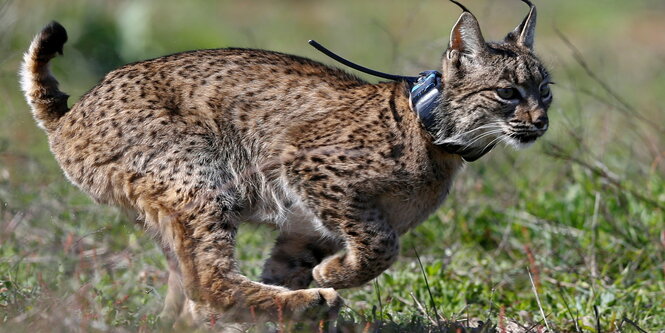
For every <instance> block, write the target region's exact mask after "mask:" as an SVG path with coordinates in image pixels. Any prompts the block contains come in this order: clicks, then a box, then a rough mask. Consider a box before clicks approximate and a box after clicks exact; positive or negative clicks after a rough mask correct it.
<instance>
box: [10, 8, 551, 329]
mask: <svg viewBox="0 0 665 333" xmlns="http://www.w3.org/2000/svg"><path fill="white" fill-rule="evenodd" d="M529 17H532V18H531V19H529V18H527V20H525V22H526V23H523V24H522V25H521V26H522V28H520V27H518V28H517V29H516V31H515V32H513V33H511V35H509V37H508V38H507V39H506V40H505V41H504V42H501V43H489V44H488V43H485V42H484V40H482V36H481V35H480V30H479V28H478V24H477V22H476V20H475V18H474V17H473V15H471V14H470V13H468V12H465V13H463V14H462V16H461V17H460V20H459V21H458V23H457V24H456V25H455V28H454V29H453V31H452V36H451V43H450V45H449V47H448V49H447V50H446V51H445V53H444V57H443V74H444V89H443V94H442V96H441V100H442V103H441V105H440V107H439V108H438V109H437V111H436V114H437V115H436V117H437V118H436V119H437V122H438V123H437V124H438V125H437V131H436V132H435V133H434V137H432V133H430V132H428V131H426V130H425V129H424V128H423V126H422V124H421V123H420V121H419V119H418V118H417V116H416V115H415V114H414V112H413V111H412V110H411V107H410V105H409V95H408V86H407V84H406V83H403V82H384V83H378V84H370V83H367V82H365V81H362V80H360V79H358V78H356V77H354V76H351V75H349V74H347V73H345V72H343V71H341V70H339V69H335V68H331V67H328V66H325V65H322V64H320V63H317V62H314V61H311V60H308V59H305V58H301V57H297V56H292V55H286V54H282V53H277V52H270V51H263V50H250V49H216V50H200V51H192V52H185V53H179V54H174V55H169V56H165V57H161V58H157V59H152V60H147V61H142V62H138V63H134V64H130V65H126V66H124V67H121V68H119V69H117V70H114V71H112V72H110V73H109V74H107V75H106V76H105V77H104V79H103V80H102V81H101V82H100V83H99V84H98V85H97V86H95V87H94V88H92V90H90V91H89V92H88V93H87V94H85V95H84V96H83V97H82V98H81V99H80V100H79V101H78V102H77V103H76V104H74V105H73V106H72V107H71V109H69V108H68V107H67V104H66V95H65V94H64V93H62V92H60V90H59V89H58V84H57V81H56V80H55V78H53V76H52V75H51V74H50V72H49V71H48V61H49V60H50V59H51V58H53V57H54V56H55V53H57V52H58V51H61V50H62V45H63V44H64V42H65V41H66V32H65V30H64V28H62V26H60V25H59V24H57V23H51V24H50V25H49V26H47V27H46V28H44V30H43V31H42V32H41V33H40V34H39V35H38V36H37V37H36V38H35V39H34V41H33V43H32V45H31V46H30V49H29V51H28V53H26V56H25V61H24V65H23V68H22V74H21V76H22V82H23V89H24V91H25V93H26V98H27V99H28V102H29V104H30V105H31V106H32V109H33V113H34V115H35V118H36V119H37V121H38V123H39V124H40V126H41V127H42V128H44V129H45V131H46V133H47V135H48V139H49V144H50V147H51V150H52V151H53V153H54V155H55V157H56V159H57V160H58V162H59V164H60V166H61V167H62V169H63V170H64V172H65V174H66V175H67V177H68V178H69V180H70V181H71V182H72V183H74V184H76V185H77V186H78V187H79V188H81V189H82V190H83V191H85V192H87V193H88V194H89V195H90V196H91V197H93V198H94V199H95V200H97V201H99V202H102V203H108V204H113V205H117V206H121V207H124V208H126V209H128V210H130V211H134V212H136V213H137V215H138V220H139V221H140V222H141V223H143V224H144V225H145V227H146V228H147V229H148V230H151V231H152V232H153V233H154V234H155V236H156V238H157V239H158V240H159V241H160V242H161V243H162V245H163V247H164V249H165V253H166V254H167V257H168V259H169V260H168V261H169V270H170V273H171V276H170V277H169V285H170V289H169V293H168V295H167V297H166V305H165V308H164V311H163V312H162V316H163V317H165V318H175V317H177V316H178V315H180V314H181V313H184V314H186V315H187V316H190V317H193V318H194V319H195V320H207V319H209V316H217V317H218V318H217V320H223V321H253V320H259V319H276V318H277V317H279V316H280V314H281V315H284V316H288V317H293V318H303V317H306V318H321V317H323V318H330V317H334V316H335V314H336V313H337V311H338V309H339V307H340V306H341V304H342V299H341V298H340V297H339V295H338V294H337V292H336V291H335V290H334V289H339V288H350V287H356V286H360V285H362V284H364V283H366V282H368V281H370V280H371V279H373V278H374V277H376V276H377V275H379V274H380V273H381V272H383V271H384V270H385V269H387V268H388V267H389V266H390V265H391V264H392V263H393V262H394V261H395V260H396V258H397V255H398V252H399V236H400V235H402V234H403V233H405V232H406V231H408V230H409V229H411V228H412V227H414V226H416V225H418V224H419V223H420V222H422V221H423V220H425V219H426V218H427V216H428V215H429V214H431V213H432V212H433V211H434V210H435V209H436V208H437V207H438V206H439V205H440V204H441V202H442V201H443V200H444V198H445V197H446V195H447V194H448V191H449V189H450V186H451V183H452V179H453V177H454V175H455V174H456V173H457V171H458V170H459V169H460V167H461V166H462V164H463V161H462V158H461V156H460V155H466V156H470V157H473V156H474V155H476V154H478V153H479V152H480V151H483V150H486V149H487V148H488V147H490V146H493V143H495V142H496V141H497V140H498V141H501V140H512V141H515V142H518V143H524V142H530V141H532V140H533V139H535V138H536V137H538V136H540V135H542V133H544V131H545V130H546V126H547V119H546V113H545V112H546V109H547V106H548V105H549V101H544V100H543V99H542V98H537V96H536V95H535V93H534V91H536V92H537V91H538V89H541V88H542V85H543V84H546V82H547V81H546V80H547V78H548V75H547V72H546V71H545V70H544V68H543V66H542V65H541V63H540V62H539V61H538V59H537V58H536V57H535V56H534V55H533V53H532V51H531V45H532V41H533V38H532V37H533V36H532V33H533V31H531V30H528V29H532V28H533V27H534V24H535V23H534V22H532V21H529V20H535V8H532V11H531V13H530V16H529ZM529 41H530V43H528V42H529ZM506 85H508V86H511V87H514V89H518V90H519V91H520V93H522V94H523V97H524V98H523V100H519V101H505V100H501V99H500V98H499V97H497V96H496V94H497V93H496V89H497V88H501V87H504V86H506ZM541 90H542V89H541ZM540 97H542V96H540ZM497 129H501V131H497ZM497 138H502V139H497ZM245 221H249V222H256V223H265V224H270V225H273V226H275V227H276V228H278V229H279V230H280V231H281V234H280V236H279V238H278V239H277V242H276V244H275V248H274V250H273V251H272V254H271V257H270V258H269V259H268V260H267V261H266V263H265V268H264V272H263V275H262V281H263V282H254V281H250V280H249V279H248V278H246V277H244V276H243V275H242V274H241V273H240V272H239V271H238V268H237V264H236V261H235V259H234V250H235V246H236V244H235V235H236V232H237V229H238V225H239V223H241V222H245ZM312 281H313V282H314V283H316V285H317V286H318V288H311V289H307V288H308V287H309V285H310V284H311V282H312Z"/></svg>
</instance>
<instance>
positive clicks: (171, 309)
mask: <svg viewBox="0 0 665 333" xmlns="http://www.w3.org/2000/svg"><path fill="white" fill-rule="evenodd" d="M162 251H163V252H164V256H165V257H166V261H167V263H168V267H169V278H168V286H167V290H166V297H164V307H163V308H162V312H161V313H160V314H159V320H160V321H161V322H162V323H164V324H173V323H174V322H175V321H176V320H177V319H178V318H179V317H180V315H181V314H182V312H183V308H184V304H185V300H186V297H185V291H184V290H183V288H182V277H181V275H180V268H179V267H178V260H177V259H176V257H175V254H174V253H173V252H172V251H171V250H170V249H169V248H168V247H163V248H162Z"/></svg>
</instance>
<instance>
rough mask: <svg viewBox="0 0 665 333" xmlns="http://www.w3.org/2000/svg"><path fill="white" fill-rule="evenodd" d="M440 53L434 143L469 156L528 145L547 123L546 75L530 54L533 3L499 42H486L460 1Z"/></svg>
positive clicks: (526, 0) (548, 103)
mask: <svg viewBox="0 0 665 333" xmlns="http://www.w3.org/2000/svg"><path fill="white" fill-rule="evenodd" d="M451 1H452V2H455V3H456V4H457V5H459V6H460V7H462V9H463V10H464V12H463V13H462V15H461V16H460V18H459V19H458V21H457V23H456V24H455V26H454V27H453V29H452V32H451V36H450V44H449V45H448V48H447V49H446V51H445V53H444V54H443V71H442V74H443V93H442V96H441V103H440V105H439V107H438V109H437V110H435V119H436V125H435V126H436V127H435V130H436V132H435V133H436V134H435V137H436V138H435V143H436V144H439V145H441V146H443V148H444V149H446V150H447V151H449V152H453V153H457V154H460V155H462V156H463V157H464V158H465V159H466V160H467V161H473V160H476V159H478V158H480V157H481V156H482V155H484V154H485V153H487V152H488V151H489V150H491V149H492V147H494V145H495V144H497V143H500V142H504V143H508V144H511V145H513V146H515V147H518V148H522V147H526V146H529V145H530V144H531V143H533V142H534V141H535V140H536V139H537V138H538V137H540V136H541V135H543V134H544V133H545V131H547V128H548V118H547V109H548V108H549V106H550V103H551V102H552V93H551V91H550V87H549V85H550V83H551V82H550V76H549V74H548V72H547V70H546V69H545V67H544V66H543V64H542V63H541V62H540V60H538V58H537V57H536V56H535V55H534V53H533V42H534V33H535V28H536V7H535V6H534V5H533V4H532V3H531V2H530V1H528V0H522V1H524V2H525V3H527V4H528V5H529V7H530V11H529V14H528V15H527V16H526V18H525V19H524V21H523V22H522V24H520V25H519V26H518V27H517V28H515V30H513V31H512V32H510V33H509V34H508V35H507V36H506V37H505V39H504V40H503V41H501V42H489V43H488V42H485V39H484V38H483V36H482V34H481V32H480V26H479V25H478V21H477V20H476V18H475V17H474V16H473V14H471V13H470V12H469V11H468V10H467V9H466V8H464V6H462V5H461V4H459V3H457V2H456V1H454V0H451Z"/></svg>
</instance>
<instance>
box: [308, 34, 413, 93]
mask: <svg viewBox="0 0 665 333" xmlns="http://www.w3.org/2000/svg"><path fill="white" fill-rule="evenodd" d="M308 43H309V45H312V46H313V47H314V48H315V49H317V50H319V51H321V52H323V53H324V54H325V55H327V56H329V57H331V58H333V59H335V60H337V61H339V62H341V63H342V64H344V65H347V66H349V67H351V68H353V69H355V70H357V71H361V72H363V73H367V74H369V75H374V76H378V77H380V78H384V79H388V80H393V81H407V82H411V83H413V82H416V81H418V77H416V76H402V75H394V74H388V73H383V72H379V71H375V70H373V69H369V68H367V67H363V66H360V65H358V64H355V63H352V62H351V61H349V60H346V59H344V58H342V57H340V56H338V55H337V54H335V53H333V51H330V50H328V49H327V48H325V47H324V46H323V45H321V44H319V43H317V42H316V41H315V40H313V39H310V40H309V41H308Z"/></svg>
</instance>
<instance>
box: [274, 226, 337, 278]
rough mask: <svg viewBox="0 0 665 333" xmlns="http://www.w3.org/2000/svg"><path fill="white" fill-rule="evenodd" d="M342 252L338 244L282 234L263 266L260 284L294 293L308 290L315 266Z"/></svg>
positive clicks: (299, 235) (315, 238) (327, 240)
mask: <svg viewBox="0 0 665 333" xmlns="http://www.w3.org/2000/svg"><path fill="white" fill-rule="evenodd" d="M340 248H341V245H340V244H339V242H337V241H333V240H329V239H321V238H320V237H312V236H307V235H302V234H298V233H287V232H283V233H282V234H280V235H279V237H277V241H276V242H275V246H274V247H273V249H272V252H271V255H270V258H269V259H268V260H267V261H266V263H265V265H264V266H263V273H262V274H261V281H263V282H264V283H267V284H271V285H277V286H283V287H286V288H289V289H291V290H296V289H304V288H307V287H308V286H309V284H310V283H311V282H312V269H313V268H314V266H316V265H318V264H319V263H320V262H321V261H322V260H323V259H324V258H325V257H328V256H330V255H333V254H334V253H335V252H337V251H338V250H339V249H340Z"/></svg>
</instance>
